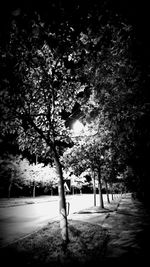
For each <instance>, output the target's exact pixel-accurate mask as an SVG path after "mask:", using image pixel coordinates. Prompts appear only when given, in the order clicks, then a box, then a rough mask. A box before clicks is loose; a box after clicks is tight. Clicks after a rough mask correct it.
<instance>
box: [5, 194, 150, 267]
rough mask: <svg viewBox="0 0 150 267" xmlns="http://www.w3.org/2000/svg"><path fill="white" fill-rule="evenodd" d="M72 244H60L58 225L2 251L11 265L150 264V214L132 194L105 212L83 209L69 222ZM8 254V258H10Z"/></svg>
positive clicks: (114, 202)
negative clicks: (149, 244) (149, 245)
mask: <svg viewBox="0 0 150 267" xmlns="http://www.w3.org/2000/svg"><path fill="white" fill-rule="evenodd" d="M68 223H69V237H70V242H69V243H68V246H67V247H65V246H64V245H63V244H62V241H61V235H60V228H59V222H58V221H53V222H51V223H49V224H48V225H47V226H46V227H44V228H42V229H41V230H39V231H37V232H36V233H33V234H32V235H30V236H29V237H28V238H26V239H22V240H20V241H18V242H17V243H14V244H13V245H10V246H8V247H5V248H3V249H1V260H3V262H5V265H3V266H8V263H9V262H10V263H11V265H12V264H13V265H14V266H32V265H33V266H34V265H35V266H40V265H41V266H45V265H46V266H51V267H53V266H57V267H60V266H62V267H64V266H71V267H73V266H77V267H78V266H80V267H83V266H88V265H89V266H93V267H94V266H100V265H101V264H102V266H110V265H113V264H114V266H136V265H138V264H139V263H140V264H144V265H145V264H146V265H149V247H148V243H149V239H150V213H149V211H148V210H147V209H145V207H144V206H143V204H142V203H140V202H139V201H138V200H135V199H132V197H131V194H127V195H126V196H122V197H121V198H118V199H116V200H115V201H113V203H111V204H110V208H108V207H107V208H105V209H104V210H101V209H99V208H98V207H96V208H94V207H91V208H90V209H86V210H81V211H80V212H78V213H77V214H73V215H72V216H70V218H69V219H68ZM8 255H9V256H8Z"/></svg>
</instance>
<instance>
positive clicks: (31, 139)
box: [0, 1, 150, 242]
mask: <svg viewBox="0 0 150 267" xmlns="http://www.w3.org/2000/svg"><path fill="white" fill-rule="evenodd" d="M48 3H49V2H48ZM47 8H48V9H47V11H46V7H44V9H43V8H42V9H39V7H38V5H37V6H35V9H33V10H30V12H29V10H28V9H26V8H25V9H24V8H17V9H16V10H13V11H12V12H11V14H10V17H9V23H8V25H7V33H5V36H4V35H3V37H4V38H3V39H2V40H3V41H2V43H1V45H0V52H1V66H0V68H1V70H0V73H1V79H0V83H1V91H0V112H1V124H0V131H1V140H3V138H5V137H6V136H9V135H13V136H14V140H15V144H17V146H18V148H19V151H20V153H21V154H23V153H25V151H26V152H27V153H28V155H31V156H33V155H34V156H36V155H38V158H39V159H40V160H41V162H45V163H46V164H47V165H49V164H50V165H51V166H54V167H55V168H56V172H57V176H58V193H59V199H60V201H59V202H60V205H59V206H60V228H61V234H62V239H63V241H64V242H68V240H69V236H68V227H67V214H66V202H65V189H64V174H63V169H66V170H68V169H69V168H70V167H71V168H72V171H73V174H74V175H77V176H79V175H80V174H81V173H82V172H83V171H85V170H86V169H90V171H91V172H92V174H93V177H94V176H95V175H96V177H97V178H98V186H99V191H100V192H101V188H102V182H103V183H105V185H106V187H107V184H109V185H110V186H111V185H113V183H115V182H118V180H119V179H120V185H122V186H125V188H127V190H130V191H136V192H138V194H140V196H142V197H145V196H146V195H147V188H148V185H149V180H148V175H149V172H150V169H149V162H148V157H147V155H149V151H150V150H149V148H150V147H149V126H148V125H147V121H148V119H149V114H150V113H149V108H150V105H149V103H150V102H149V98H148V94H147V88H148V82H149V81H148V78H147V76H146V71H145V70H144V71H143V70H142V68H141V66H140V64H138V59H137V58H136V55H135V54H134V53H133V44H134V38H135V32H134V29H133V27H132V25H131V24H129V23H128V22H127V21H126V20H125V19H124V18H123V17H122V16H119V15H118V14H116V12H115V11H114V10H113V9H110V7H109V1H102V2H101V4H98V3H97V1H92V2H91V1H88V4H87V6H86V8H85V9H84V12H82V10H83V9H82V8H83V6H82V4H81V3H79V2H78V1H77V2H76V1H73V3H72V4H71V5H67V6H66V5H65V4H64V2H63V1H58V2H57V3H54V2H53V1H52V3H51V5H50V3H49V4H48V6H47ZM47 12H49V13H47ZM54 14H55V16H54ZM56 14H57V16H56ZM58 14H59V16H58ZM56 17H57V19H56ZM76 119H79V120H80V121H81V122H82V124H83V126H84V127H83V130H82V131H81V133H80V134H79V135H78V136H75V135H74V132H73V130H72V124H73V122H74V121H75V120H76ZM3 157H4V156H3V155H2V158H3ZM118 177H121V178H118ZM100 201H101V207H102V208H103V198H102V194H100Z"/></svg>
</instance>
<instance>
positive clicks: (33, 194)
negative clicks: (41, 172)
mask: <svg viewBox="0 0 150 267" xmlns="http://www.w3.org/2000/svg"><path fill="white" fill-rule="evenodd" d="M32 196H33V197H35V181H33V193H32Z"/></svg>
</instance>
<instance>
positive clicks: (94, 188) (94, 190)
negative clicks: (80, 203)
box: [93, 172, 96, 206]
mask: <svg viewBox="0 0 150 267" xmlns="http://www.w3.org/2000/svg"><path fill="white" fill-rule="evenodd" d="M93 193H94V206H96V187H95V172H93Z"/></svg>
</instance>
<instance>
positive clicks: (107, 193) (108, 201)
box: [105, 180, 110, 204]
mask: <svg viewBox="0 0 150 267" xmlns="http://www.w3.org/2000/svg"><path fill="white" fill-rule="evenodd" d="M105 185H106V195H107V203H108V204H109V203H110V200H109V192H108V185H107V181H106V180H105Z"/></svg>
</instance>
